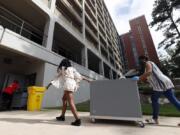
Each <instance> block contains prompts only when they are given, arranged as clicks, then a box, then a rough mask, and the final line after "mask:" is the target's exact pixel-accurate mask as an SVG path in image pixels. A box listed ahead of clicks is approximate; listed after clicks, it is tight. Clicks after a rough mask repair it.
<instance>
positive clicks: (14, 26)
mask: <svg viewBox="0 0 180 135" xmlns="http://www.w3.org/2000/svg"><path fill="white" fill-rule="evenodd" d="M0 25H2V26H3V27H4V28H7V29H9V30H12V31H13V32H15V33H17V34H19V35H21V36H23V37H25V38H27V39H29V40H31V41H33V42H36V43H37V44H40V45H42V42H43V32H42V31H40V30H39V29H37V28H35V27H33V26H32V25H30V24H29V23H27V22H25V21H24V20H22V19H20V18H19V17H17V16H16V15H14V14H13V13H11V12H9V11H8V10H6V9H4V8H2V7H0Z"/></svg>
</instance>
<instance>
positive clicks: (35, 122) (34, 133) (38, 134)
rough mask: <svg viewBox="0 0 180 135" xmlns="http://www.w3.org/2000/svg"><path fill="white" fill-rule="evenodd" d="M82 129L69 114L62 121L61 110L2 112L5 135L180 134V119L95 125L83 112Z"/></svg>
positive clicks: (0, 127)
mask: <svg viewBox="0 0 180 135" xmlns="http://www.w3.org/2000/svg"><path fill="white" fill-rule="evenodd" d="M79 114H80V116H81V118H82V123H83V124H82V126H80V127H74V126H71V125H70V123H71V122H72V121H73V120H74V118H73V117H72V114H71V113H70V112H67V117H66V121H65V122H58V121H56V120H55V117H56V116H57V115H59V111H57V110H50V111H49V110H48V111H47V110H44V111H41V112H27V111H11V112H0V134H1V135H180V127H177V126H176V125H177V123H178V122H180V118H172V117H161V118H160V121H161V123H160V125H159V126H152V125H146V127H145V128H139V127H138V126H136V125H135V124H134V123H129V122H117V121H99V122H97V123H95V124H94V123H91V122H90V119H89V113H79Z"/></svg>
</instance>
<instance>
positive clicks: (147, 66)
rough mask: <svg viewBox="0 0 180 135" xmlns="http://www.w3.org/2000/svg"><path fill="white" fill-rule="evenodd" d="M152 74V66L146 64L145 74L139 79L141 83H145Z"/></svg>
mask: <svg viewBox="0 0 180 135" xmlns="http://www.w3.org/2000/svg"><path fill="white" fill-rule="evenodd" d="M151 73H152V65H151V64H150V63H146V67H145V72H144V74H142V75H141V76H140V77H139V80H140V81H145V80H146V79H147V77H148V76H150V75H151Z"/></svg>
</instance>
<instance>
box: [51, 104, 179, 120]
mask: <svg viewBox="0 0 180 135" xmlns="http://www.w3.org/2000/svg"><path fill="white" fill-rule="evenodd" d="M76 107H77V110H78V111H80V112H89V111H90V102H89V101H87V102H83V103H80V104H76ZM48 109H59V107H58V108H57V107H56V108H48ZM67 109H69V107H68V108H67ZM142 110H143V114H144V115H151V114H152V108H151V104H144V105H142ZM160 116H169V117H173V116H174V117H180V112H179V111H178V110H176V108H175V107H174V106H173V105H171V104H166V105H161V106H160Z"/></svg>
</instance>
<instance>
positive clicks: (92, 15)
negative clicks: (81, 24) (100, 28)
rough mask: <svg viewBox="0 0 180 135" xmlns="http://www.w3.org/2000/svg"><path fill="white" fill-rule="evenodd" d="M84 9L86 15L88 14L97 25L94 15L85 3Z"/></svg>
mask: <svg viewBox="0 0 180 135" xmlns="http://www.w3.org/2000/svg"><path fill="white" fill-rule="evenodd" d="M85 11H86V15H88V16H89V18H90V19H91V20H92V22H93V23H94V24H95V25H97V20H96V15H95V14H94V13H93V12H92V10H91V8H90V7H89V6H88V5H87V4H85Z"/></svg>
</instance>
